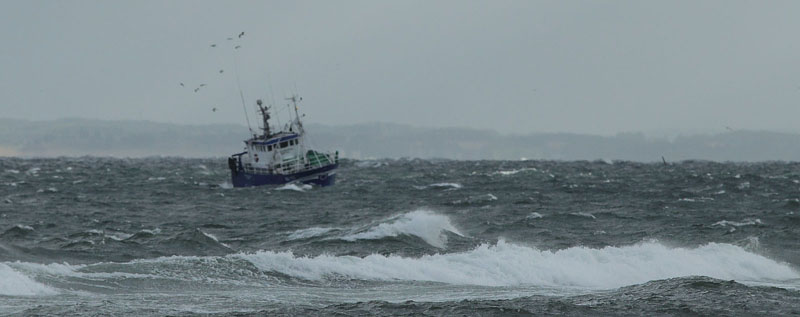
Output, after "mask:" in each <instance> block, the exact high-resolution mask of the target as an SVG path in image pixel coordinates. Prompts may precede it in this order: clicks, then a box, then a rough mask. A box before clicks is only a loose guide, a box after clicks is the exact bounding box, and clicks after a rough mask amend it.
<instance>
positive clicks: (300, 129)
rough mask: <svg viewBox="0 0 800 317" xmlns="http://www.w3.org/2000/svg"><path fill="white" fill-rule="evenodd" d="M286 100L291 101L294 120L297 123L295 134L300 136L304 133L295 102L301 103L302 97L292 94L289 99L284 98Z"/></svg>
mask: <svg viewBox="0 0 800 317" xmlns="http://www.w3.org/2000/svg"><path fill="white" fill-rule="evenodd" d="M286 100H290V101H292V106H294V117H295V120H296V121H297V132H299V133H300V134H301V135H302V134H304V132H305V131H304V130H303V123H302V122H300V115H299V114H297V102H298V101H303V97H300V96H298V95H297V94H293V95H292V97H291V98H286Z"/></svg>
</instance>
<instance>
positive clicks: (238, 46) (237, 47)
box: [234, 45, 242, 50]
mask: <svg viewBox="0 0 800 317" xmlns="http://www.w3.org/2000/svg"><path fill="white" fill-rule="evenodd" d="M240 47H242V46H241V45H236V47H234V49H237V50H238V49H239V48H240Z"/></svg>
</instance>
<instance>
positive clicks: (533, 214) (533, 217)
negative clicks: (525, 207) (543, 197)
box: [525, 212, 544, 219]
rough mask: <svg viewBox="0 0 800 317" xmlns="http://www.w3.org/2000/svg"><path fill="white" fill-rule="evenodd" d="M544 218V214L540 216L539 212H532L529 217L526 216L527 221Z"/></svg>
mask: <svg viewBox="0 0 800 317" xmlns="http://www.w3.org/2000/svg"><path fill="white" fill-rule="evenodd" d="M542 217H544V216H542V214H540V213H538V212H532V213H530V214H529V215H528V216H526V217H525V219H539V218H542Z"/></svg>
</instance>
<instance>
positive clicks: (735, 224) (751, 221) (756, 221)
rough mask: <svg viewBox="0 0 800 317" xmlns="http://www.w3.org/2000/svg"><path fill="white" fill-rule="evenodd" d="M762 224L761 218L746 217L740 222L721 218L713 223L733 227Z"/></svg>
mask: <svg viewBox="0 0 800 317" xmlns="http://www.w3.org/2000/svg"><path fill="white" fill-rule="evenodd" d="M760 224H762V222H761V219H750V218H747V219H744V220H742V221H740V222H737V221H728V220H720V221H717V222H715V223H714V224H712V226H722V227H725V226H733V227H741V226H753V225H760Z"/></svg>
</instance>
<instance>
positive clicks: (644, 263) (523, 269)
mask: <svg viewBox="0 0 800 317" xmlns="http://www.w3.org/2000/svg"><path fill="white" fill-rule="evenodd" d="M235 256H236V257H241V258H243V259H246V260H248V261H250V262H252V263H253V264H254V265H255V266H256V267H258V268H259V269H261V270H264V271H274V272H280V273H283V274H287V275H290V276H295V277H300V278H304V279H309V280H322V279H325V278H328V277H336V276H344V277H348V278H353V279H364V280H402V281H429V282H441V283H448V284H469V285H484V286H515V285H536V286H548V287H587V288H596V289H611V288H617V287H621V286H626V285H634V284H641V283H644V282H648V281H652V280H660V279H668V278H674V277H685V276H708V277H712V278H717V279H723V280H738V281H751V282H764V281H790V280H794V279H798V278H800V274H798V273H797V272H796V271H795V270H794V269H792V268H791V267H790V266H789V265H787V264H784V263H779V262H776V261H774V260H771V259H768V258H766V257H763V256H761V255H758V254H755V253H750V252H748V251H746V250H744V249H743V248H741V247H738V246H735V245H730V244H719V243H710V244H707V245H704V246H700V247H697V248H669V247H666V246H664V245H661V244H659V243H657V242H646V243H640V244H636V245H632V246H625V247H605V248H601V249H591V248H586V247H572V248H568V249H564V250H559V251H541V250H537V249H535V248H530V247H525V246H519V245H515V244H511V243H506V242H504V241H502V240H501V241H499V242H498V243H497V244H496V245H486V244H484V245H481V246H479V247H477V248H476V249H474V250H472V251H468V252H463V253H450V254H435V255H426V256H422V257H420V258H408V257H401V256H394V255H390V256H384V255H379V254H373V255H370V256H367V257H364V258H359V257H354V256H332V255H320V256H317V257H295V256H294V255H293V254H292V253H291V252H277V253H276V252H272V251H261V252H257V253H254V254H239V255H235Z"/></svg>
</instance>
